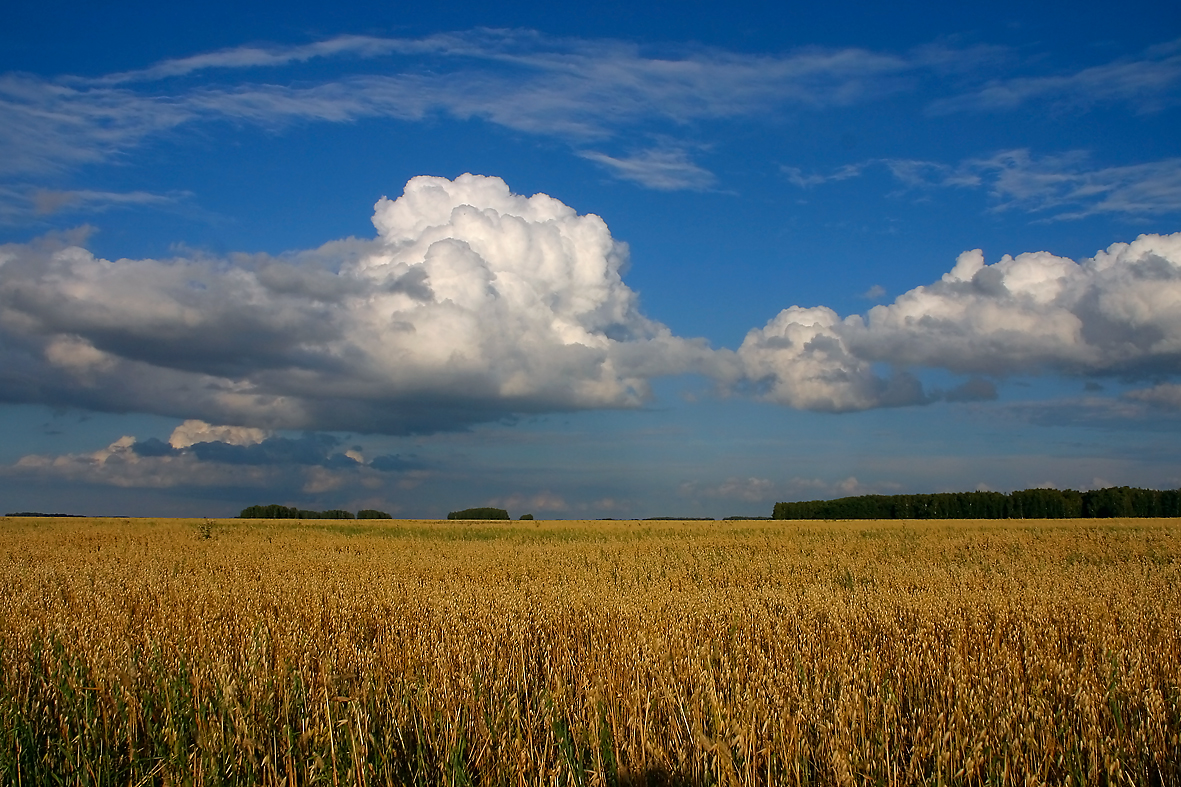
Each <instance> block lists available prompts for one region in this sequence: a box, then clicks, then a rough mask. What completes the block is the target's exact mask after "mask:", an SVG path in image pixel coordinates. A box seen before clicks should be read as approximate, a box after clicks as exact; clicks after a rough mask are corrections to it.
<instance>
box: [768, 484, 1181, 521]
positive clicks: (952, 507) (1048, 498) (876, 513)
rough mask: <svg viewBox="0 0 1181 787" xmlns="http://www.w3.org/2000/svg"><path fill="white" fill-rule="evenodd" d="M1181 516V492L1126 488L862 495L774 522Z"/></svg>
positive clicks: (804, 505) (780, 509) (785, 507)
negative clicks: (785, 520) (791, 520)
mask: <svg viewBox="0 0 1181 787" xmlns="http://www.w3.org/2000/svg"><path fill="white" fill-rule="evenodd" d="M1178 516H1181V490H1158V489H1135V488H1132V487H1126V486H1117V487H1109V488H1107V489H1093V490H1091V491H1089V492H1076V491H1075V490H1073V489H1065V490H1058V489H1023V490H1020V491H1016V492H1011V493H1010V494H1007V495H1006V494H1003V493H1001V492H942V493H938V494H920V495H860V496H858V497H841V498H837V499H836V500H807V501H801V502H797V503H776V504H775V508H774V510H773V511H772V518H774V519H1079V518H1105V517H1178Z"/></svg>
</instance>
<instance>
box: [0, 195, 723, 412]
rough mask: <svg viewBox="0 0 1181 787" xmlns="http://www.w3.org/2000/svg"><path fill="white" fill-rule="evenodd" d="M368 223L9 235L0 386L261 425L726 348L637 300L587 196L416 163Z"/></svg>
mask: <svg viewBox="0 0 1181 787" xmlns="http://www.w3.org/2000/svg"><path fill="white" fill-rule="evenodd" d="M373 223H374V225H375V226H376V228H377V231H378V235H377V237H376V238H375V239H373V240H365V241H361V240H355V239H348V240H344V241H337V242H334V243H329V244H327V245H325V246H323V247H321V248H319V249H316V250H312V251H307V252H302V253H296V254H290V255H286V256H283V257H278V258H276V257H269V256H266V255H253V256H251V255H234V256H231V257H229V258H212V257H210V258H205V257H200V256H197V257H187V258H180V259H172V260H152V259H146V260H128V259H122V260H114V261H111V260H105V259H100V258H97V257H95V256H94V255H93V254H91V253H90V252H89V251H87V250H86V249H84V248H82V247H81V246H80V245H76V244H69V243H63V242H60V241H56V240H54V239H43V240H41V241H39V242H36V243H32V244H16V245H8V246H4V247H0V354H2V356H3V357H2V359H0V360H2V364H0V397H3V398H4V399H7V400H9V401H36V402H43V403H44V402H47V403H55V404H61V405H77V406H82V407H87V408H92V409H99V410H113V411H125V410H135V411H143V412H155V413H161V414H167V415H174V416H179V417H185V418H201V419H203V420H205V421H210V422H214V423H218V424H233V425H245V426H252V427H262V428H271V429H274V428H299V429H325V430H353V431H365V432H389V433H399V432H413V431H430V430H436V429H446V428H454V427H457V426H462V425H464V424H467V423H472V422H478V421H483V420H492V419H496V418H500V417H503V416H505V415H507V414H510V413H523V412H539V411H554V410H574V409H583V408H622V407H635V406H637V405H639V404H641V403H642V402H643V401H644V400H645V399H646V398H647V397H648V395H649V389H648V380H649V378H650V377H652V376H654V375H660V374H669V373H679V372H683V371H686V370H691V369H696V370H699V371H703V372H707V373H713V374H715V375H720V376H723V377H725V376H726V374H727V372H725V371H724V370H723V369H722V367H723V366H725V364H726V363H727V356H726V355H725V353H722V354H718V353H715V352H713V351H710V350H709V349H708V347H707V346H706V345H705V343H704V342H702V341H688V340H685V339H681V338H678V337H675V336H673V335H672V334H671V333H670V332H669V331H668V329H667V328H666V327H664V326H663V325H661V324H659V323H657V322H654V321H652V320H649V319H647V318H646V317H644V316H643V315H642V314H641V313H640V311H639V308H638V303H637V296H636V294H635V293H634V292H633V291H632V290H631V289H629V288H628V287H627V285H626V284H624V282H623V280H622V278H621V275H620V274H621V270H622V269H623V268H624V266H625V264H626V261H627V247H626V246H625V245H624V244H622V243H619V242H617V241H615V240H614V239H613V238H612V237H611V234H610V232H609V231H608V229H607V225H606V224H605V223H604V222H603V220H602V219H600V218H599V217H598V216H594V215H579V214H577V213H576V212H575V211H574V210H573V209H572V208H570V207H568V206H566V205H564V204H563V203H561V202H559V201H558V200H556V199H553V198H551V197H548V196H546V195H544V194H536V195H534V196H532V197H524V196H520V195H516V194H513V193H511V192H510V191H509V189H508V187H507V185H506V184H505V183H504V182H503V181H502V180H500V179H499V178H490V177H480V176H475V175H463V176H461V177H459V178H456V179H455V180H454V181H450V180H446V179H443V178H436V177H418V178H414V179H413V180H411V181H410V182H409V183H408V184H407V185H406V188H405V191H404V193H403V194H402V195H401V196H400V197H399V198H398V199H396V200H389V199H385V198H383V199H382V200H381V201H380V202H378V204H377V206H376V211H375V214H374V217H373Z"/></svg>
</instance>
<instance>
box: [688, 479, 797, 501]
mask: <svg viewBox="0 0 1181 787" xmlns="http://www.w3.org/2000/svg"><path fill="white" fill-rule="evenodd" d="M776 489H777V485H776V484H775V483H774V482H773V481H770V480H769V479H766V478H756V477H754V476H751V477H749V478H727V479H726V480H725V481H723V482H722V483H720V484H716V485H709V484H702V483H699V482H696V481H690V482H686V483H683V484H681V494H682V495H683V496H686V497H706V498H717V499H723V500H742V501H744V502H747V503H760V502H764V501H767V500H773V499H774V498H775V495H776V494H778V493H777V491H776Z"/></svg>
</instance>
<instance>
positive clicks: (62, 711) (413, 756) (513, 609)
mask: <svg viewBox="0 0 1181 787" xmlns="http://www.w3.org/2000/svg"><path fill="white" fill-rule="evenodd" d="M1179 547H1181V522H1179V521H1178V520H1128V521H1119V520H1102V521H1098V520H1096V521H1025V522H973V521H949V522H922V523H915V522H910V523H906V522H834V523H817V522H732V523H731V522H727V523H722V522H695V523H673V522H646V523H635V522H631V523H628V522H527V523H526V522H502V523H460V522H410V521H384V522H383V521H364V522H325V521H314V522H305V523H296V522H290V521H287V522H259V521H238V520H231V521H221V522H216V523H212V525H211V526H206V525H204V523H202V522H201V521H200V520H193V521H183V520H158V521H151V520H132V521H126V520H123V521H120V520H65V519H63V520H32V519H6V520H0V780H2V781H3V783H5V784H21V785H23V784H38V783H64V784H121V785H123V784H132V785H134V784H152V783H154V784H222V783H225V784H254V783H258V784H274V785H278V784H287V785H294V784H312V783H319V784H332V785H345V784H362V785H379V784H466V783H471V784H477V783H478V784H522V785H526V784H537V785H541V784H546V785H549V784H583V783H585V784H642V783H647V784H713V783H716V784H731V783H738V784H797V783H801V784H881V785H889V786H890V787H893V785H901V784H914V783H947V784H1026V783H1058V784H1061V783H1075V784H1096V783H1104V782H1106V783H1112V784H1114V783H1136V784H1178V783H1181V766H1179V765H1178V763H1179V762H1181V742H1179V734H1181V583H1179V581H1178V580H1179V578H1181V562H1179V560H1178V557H1179V554H1181V552H1179Z"/></svg>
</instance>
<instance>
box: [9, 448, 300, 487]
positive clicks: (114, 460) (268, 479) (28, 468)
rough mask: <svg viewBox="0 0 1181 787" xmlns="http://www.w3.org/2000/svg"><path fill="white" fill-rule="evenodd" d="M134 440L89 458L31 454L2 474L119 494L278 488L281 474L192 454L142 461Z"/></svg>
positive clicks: (278, 470) (274, 470)
mask: <svg viewBox="0 0 1181 787" xmlns="http://www.w3.org/2000/svg"><path fill="white" fill-rule="evenodd" d="M135 448H136V440H135V438H133V437H130V436H125V437H121V438H119V439H118V440H116V441H115V442H113V443H111V444H110V445H109V446H107V447H106V448H103V449H100V450H98V451H95V452H93V453H90V454H63V455H61V456H56V457H49V456H40V455H36V454H32V455H29V456H24V457H22V458H21V459H20V460H19V461H18V462H17V463H16V464H15V465H12V466H9V467H4V468H0V473H2V474H3V475H7V476H17V477H21V476H26V477H33V478H40V479H46V480H56V481H70V482H82V483H89V484H97V485H101V486H116V487H123V488H147V489H170V488H175V487H210V486H216V487H231V488H234V487H236V488H268V487H271V486H273V485H276V484H277V483H279V481H280V478H281V477H282V475H283V471H282V470H281V469H280V468H275V467H267V466H262V465H253V466H244V465H241V464H221V463H215V462H203V461H201V460H200V459H199V458H198V457H197V456H196V455H195V454H192V453H187V452H186V453H181V454H177V455H169V456H141V455H140V454H139V453H137V452H136V450H135Z"/></svg>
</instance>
